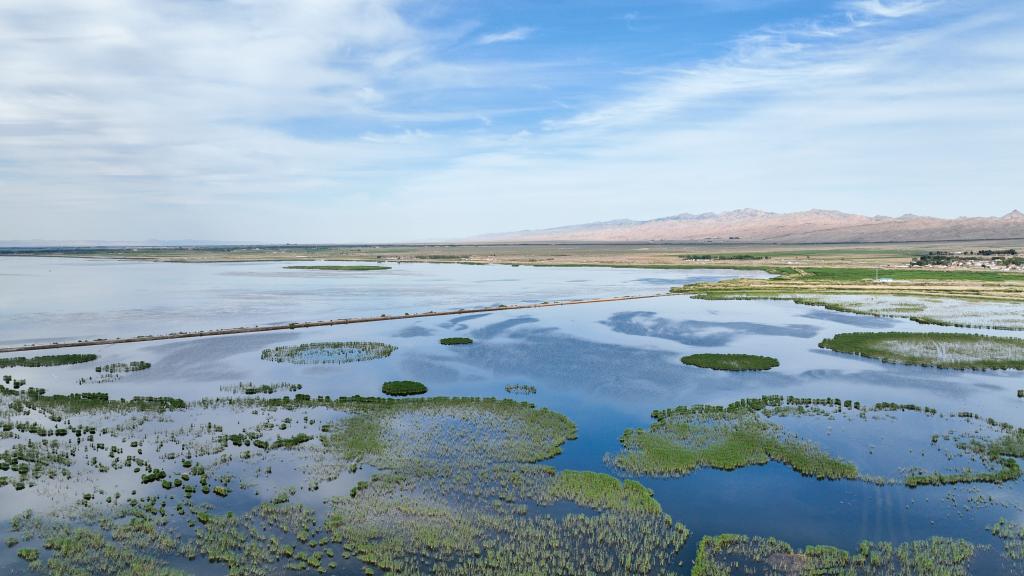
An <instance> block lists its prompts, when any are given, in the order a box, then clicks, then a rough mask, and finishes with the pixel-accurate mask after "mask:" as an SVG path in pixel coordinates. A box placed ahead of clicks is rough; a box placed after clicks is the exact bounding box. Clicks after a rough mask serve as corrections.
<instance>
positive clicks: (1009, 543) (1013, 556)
mask: <svg viewBox="0 0 1024 576" xmlns="http://www.w3.org/2000/svg"><path fill="white" fill-rule="evenodd" d="M988 531H989V532H990V533H991V534H992V535H993V536H995V537H996V538H999V539H1000V540H1002V542H1003V557H1004V558H1006V559H1007V560H1009V561H1010V562H1012V563H1014V565H1015V567H1016V568H1017V569H1018V570H1019V569H1020V568H1021V567H1024V566H1022V564H1024V526H1021V525H1020V524H1017V523H1014V522H1010V521H1008V520H1006V519H1005V518H1000V519H999V521H998V522H996V523H995V524H993V525H992V526H989V527H988Z"/></svg>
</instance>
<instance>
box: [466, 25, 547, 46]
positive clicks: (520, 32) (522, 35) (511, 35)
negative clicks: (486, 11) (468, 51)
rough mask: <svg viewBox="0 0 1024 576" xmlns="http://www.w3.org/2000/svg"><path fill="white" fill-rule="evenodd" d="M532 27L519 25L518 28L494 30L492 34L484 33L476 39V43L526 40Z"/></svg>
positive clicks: (485, 43) (531, 32) (531, 31)
mask: <svg viewBox="0 0 1024 576" xmlns="http://www.w3.org/2000/svg"><path fill="white" fill-rule="evenodd" d="M533 31H534V29H533V28H527V27H525V26H520V27H519V28H513V29H511V30H506V31H505V32H496V33H493V34H484V35H482V36H480V38H478V39H477V41H476V43H477V44H484V45H487V44H497V43H499V42H518V41H520V40H526V39H527V38H529V37H530V35H531V34H533Z"/></svg>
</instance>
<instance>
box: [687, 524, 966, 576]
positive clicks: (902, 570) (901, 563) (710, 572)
mask: <svg viewBox="0 0 1024 576" xmlns="http://www.w3.org/2000/svg"><path fill="white" fill-rule="evenodd" d="M974 554H975V547H974V545H973V544H971V543H970V542H967V541H966V540H954V539H952V538H939V537H934V538H931V539H929V540H915V541H912V542H906V543H903V544H900V545H898V546H896V545H893V544H892V543H889V542H868V541H863V542H861V543H860V546H859V547H858V548H857V551H856V552H852V553H851V552H848V551H846V550H843V549H840V548H835V547H833V546H808V547H806V548H804V549H802V550H795V549H794V548H793V547H792V546H790V545H789V544H788V543H786V542H783V541H781V540H777V539H775V538H764V537H761V536H743V535H739V534H722V535H719V536H705V537H704V538H702V539H701V541H700V545H699V547H698V549H697V558H696V560H695V561H694V564H693V569H692V570H691V572H690V574H691V576H727V575H729V574H740V573H742V574H843V575H844V576H966V575H967V574H969V573H970V572H969V570H970V565H971V560H972V558H973V557H974Z"/></svg>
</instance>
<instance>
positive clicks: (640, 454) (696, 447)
mask: <svg viewBox="0 0 1024 576" xmlns="http://www.w3.org/2000/svg"><path fill="white" fill-rule="evenodd" d="M900 415H903V416H907V417H909V415H917V416H920V417H923V418H933V419H937V420H935V421H933V422H932V423H931V424H932V425H942V424H943V419H947V418H948V419H951V420H953V421H954V422H955V423H960V424H964V425H965V426H966V428H967V429H966V430H958V429H956V428H954V429H953V430H951V431H948V432H944V433H943V434H935V435H933V436H932V437H931V439H930V441H929V440H925V439H922V444H923V445H924V446H921V447H920V449H919V451H921V452H923V451H924V450H925V449H926V448H927V449H933V450H935V451H936V452H937V456H938V457H940V459H941V460H942V461H947V460H950V459H953V458H956V459H958V460H962V461H966V462H979V463H980V464H981V467H980V468H979V467H974V468H966V467H956V468H955V469H942V470H934V469H927V468H925V467H910V468H906V469H903V470H901V471H900V472H899V476H897V477H877V476H866V475H862V474H861V473H860V472H859V471H858V469H857V466H856V465H855V464H854V463H853V462H850V461H848V460H846V459H843V458H840V457H837V456H835V455H832V454H829V453H827V452H826V451H824V450H822V449H821V448H820V447H819V446H818V445H817V444H815V443H813V442H811V441H809V440H807V439H805V438H801V437H800V436H798V435H796V434H794V433H791V432H789V431H787V429H786V426H785V424H784V423H785V422H786V421H787V419H793V418H819V419H821V420H822V421H824V422H827V423H828V425H829V426H832V425H833V424H834V423H835V422H837V421H838V418H839V417H840V416H842V417H844V418H845V419H846V420H847V421H848V422H850V423H854V424H863V425H865V426H871V425H872V423H871V420H870V418H871V417H875V416H883V417H886V418H892V417H896V416H900ZM652 417H653V418H654V419H655V423H654V424H652V425H651V426H650V428H648V429H646V430H644V429H630V430H626V431H625V432H624V433H623V435H622V437H621V438H620V442H621V444H622V451H620V452H619V453H618V454H615V455H614V456H611V457H610V463H611V464H613V465H615V466H617V467H619V468H621V469H623V470H626V471H629V472H632V473H635V474H647V475H656V476H665V475H683V474H687V473H689V472H691V471H693V470H695V469H697V468H701V467H709V468H717V469H722V470H734V469H737V468H742V467H745V466H751V465H758V464H765V463H767V462H769V461H775V462H779V463H782V464H785V465H786V466H789V467H790V468H792V469H793V470H795V471H797V472H799V473H800V474H803V475H805V476H811V477H814V478H818V479H821V480H838V479H851V480H852V479H860V480H866V481H870V482H874V483H879V484H886V483H902V484H904V485H906V486H909V487H916V486H923V485H946V484H959V483H971V482H988V483H1002V482H1007V481H1011V480H1016V479H1018V478H1020V476H1021V469H1020V467H1019V465H1018V464H1017V461H1016V459H1015V458H1020V457H1022V456H1024V429H1019V428H1015V427H1014V426H1012V425H1009V424H1005V423H1001V422H997V421H995V420H992V419H987V420H981V419H980V418H979V417H978V416H977V415H976V414H973V413H969V412H963V413H958V414H952V415H948V416H945V415H939V414H938V412H937V411H936V410H934V409H932V408H928V407H920V406H916V405H912V404H891V403H877V404H874V405H872V406H868V405H863V404H861V403H860V402H854V401H852V400H841V399H839V398H797V397H793V396H787V397H785V398H784V397H782V396H762V397H760V398H749V399H744V400H739V401H737V402H733V403H732V404H729V405H727V406H714V405H704V404H698V405H693V406H679V407H676V408H672V409H669V410H657V411H655V412H654V413H653V414H652ZM951 425H952V423H951ZM965 426H961V427H960V428H964V427H965Z"/></svg>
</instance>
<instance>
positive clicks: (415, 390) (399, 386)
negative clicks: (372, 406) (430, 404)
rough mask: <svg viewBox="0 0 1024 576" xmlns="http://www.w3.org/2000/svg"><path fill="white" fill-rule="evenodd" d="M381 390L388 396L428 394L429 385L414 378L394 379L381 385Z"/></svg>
mask: <svg viewBox="0 0 1024 576" xmlns="http://www.w3.org/2000/svg"><path fill="white" fill-rule="evenodd" d="M381 392H383V393H385V394H387V395H388V396H417V395H419V394H426V393H427V387H426V386H424V385H423V383H422V382H415V381H413V380H392V381H390V382H385V383H384V385H383V386H381Z"/></svg>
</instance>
